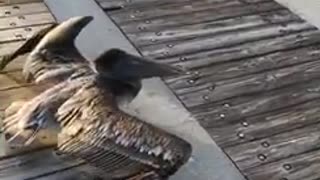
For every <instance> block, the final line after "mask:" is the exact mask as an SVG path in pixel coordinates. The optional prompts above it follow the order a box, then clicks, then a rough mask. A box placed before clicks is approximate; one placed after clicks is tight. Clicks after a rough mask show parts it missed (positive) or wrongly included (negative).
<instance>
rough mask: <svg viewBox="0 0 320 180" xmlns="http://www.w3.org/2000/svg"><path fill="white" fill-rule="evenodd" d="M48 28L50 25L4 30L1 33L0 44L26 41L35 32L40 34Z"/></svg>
mask: <svg viewBox="0 0 320 180" xmlns="http://www.w3.org/2000/svg"><path fill="white" fill-rule="evenodd" d="M46 27H48V25H37V26H32V27H25V28H15V29H6V30H2V31H0V43H6V42H10V41H19V40H25V39H26V38H27V37H30V36H32V35H33V34H34V33H35V32H38V31H39V30H41V29H43V28H46Z"/></svg>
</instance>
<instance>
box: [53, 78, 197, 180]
mask: <svg viewBox="0 0 320 180" xmlns="http://www.w3.org/2000/svg"><path fill="white" fill-rule="evenodd" d="M57 117H58V121H59V122H60V124H61V126H62V131H61V133H60V134H59V136H58V151H59V153H61V154H64V155H67V156H71V157H73V158H79V159H82V160H85V161H86V162H87V163H89V165H92V166H94V167H96V168H97V169H99V170H101V173H103V174H104V175H108V176H109V177H114V178H123V177H127V176H131V175H134V174H137V173H139V172H148V171H152V170H154V171H156V172H157V173H159V174H162V175H163V176H169V175H171V174H172V173H174V172H175V171H176V170H177V169H178V168H179V167H180V166H181V165H182V164H184V163H185V162H186V160H187V159H188V158H189V156H190V153H191V146H190V145H189V143H187V142H185V141H184V140H182V139H180V138H178V137H176V136H174V135H171V134H168V133H166V132H164V131H162V130H160V129H157V128H155V127H152V126H151V125H148V124H146V123H144V122H142V121H140V120H138V119H137V118H135V117H132V116H130V115H128V114H125V113H124V112H122V111H120V110H119V109H117V108H116V106H115V103H114V102H113V98H112V95H111V94H110V93H109V92H108V91H107V90H102V88H99V87H97V85H96V84H94V85H88V86H85V87H83V88H82V89H80V90H79V91H78V92H77V93H76V94H75V95H74V96H73V97H71V98H70V99H69V100H68V101H66V102H65V103H64V104H63V105H62V106H61V107H60V109H59V110H58V113H57Z"/></svg>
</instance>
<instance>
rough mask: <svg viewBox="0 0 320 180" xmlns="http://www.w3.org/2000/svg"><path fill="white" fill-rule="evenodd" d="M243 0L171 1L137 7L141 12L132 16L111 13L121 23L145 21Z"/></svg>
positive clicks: (205, 9) (119, 12) (233, 3)
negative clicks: (154, 6) (153, 5)
mask: <svg viewBox="0 0 320 180" xmlns="http://www.w3.org/2000/svg"><path fill="white" fill-rule="evenodd" d="M239 5H241V2H240V1H238V0H229V1H220V2H208V1H188V2H171V3H166V4H163V5H162V6H157V8H144V9H141V8H135V10H139V11H140V13H136V14H135V15H134V16H132V13H131V12H129V13H128V12H127V13H126V12H123V11H121V10H120V11H114V12H110V13H109V14H110V15H111V16H112V18H113V19H114V20H115V21H116V22H117V23H120V24H126V23H129V22H131V23H132V22H137V21H143V20H145V19H148V20H153V19H159V18H164V17H168V16H170V17H172V16H176V15H179V16H180V15H181V14H186V13H196V12H201V11H208V10H210V8H211V9H212V8H215V9H217V8H226V7H229V6H239Z"/></svg>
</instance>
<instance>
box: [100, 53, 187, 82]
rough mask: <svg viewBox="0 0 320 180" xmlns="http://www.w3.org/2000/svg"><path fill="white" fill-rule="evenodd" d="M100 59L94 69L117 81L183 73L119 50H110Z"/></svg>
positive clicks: (180, 70)
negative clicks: (109, 75)
mask: <svg viewBox="0 0 320 180" xmlns="http://www.w3.org/2000/svg"><path fill="white" fill-rule="evenodd" d="M102 57H103V58H101V59H99V60H98V61H100V62H98V64H96V68H97V69H100V70H98V71H99V73H102V74H103V73H104V72H106V73H108V74H111V76H112V77H113V78H116V79H119V80H130V79H144V78H151V77H157V76H171V75H178V74H183V73H184V72H185V71H184V70H182V69H178V68H175V67H172V66H169V65H165V64H160V63H157V62H154V61H150V60H147V59H145V58H143V57H140V56H135V55H132V54H129V53H126V52H124V51H121V50H119V49H113V50H110V51H109V52H107V53H105V54H104V56H102Z"/></svg>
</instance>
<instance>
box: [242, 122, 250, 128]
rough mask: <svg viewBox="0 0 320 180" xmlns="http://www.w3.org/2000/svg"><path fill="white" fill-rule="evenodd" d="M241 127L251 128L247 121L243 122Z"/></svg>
mask: <svg viewBox="0 0 320 180" xmlns="http://www.w3.org/2000/svg"><path fill="white" fill-rule="evenodd" d="M241 125H242V126H243V127H248V126H249V123H248V122H246V121H243V122H241Z"/></svg>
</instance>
